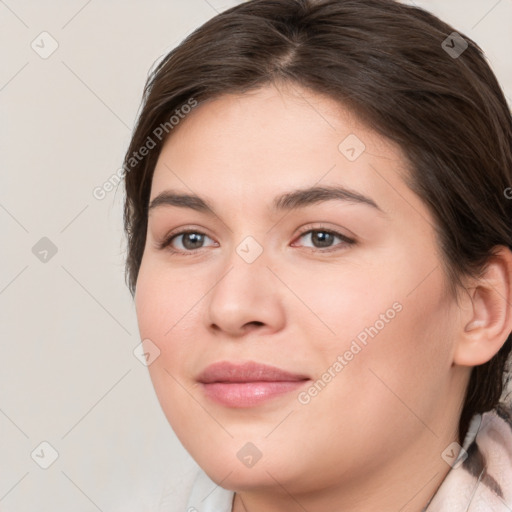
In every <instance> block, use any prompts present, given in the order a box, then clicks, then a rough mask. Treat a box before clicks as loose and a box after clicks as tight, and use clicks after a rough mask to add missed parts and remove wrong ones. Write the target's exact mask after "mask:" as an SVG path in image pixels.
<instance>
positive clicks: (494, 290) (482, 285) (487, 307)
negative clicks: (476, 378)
mask: <svg viewBox="0 0 512 512" xmlns="http://www.w3.org/2000/svg"><path fill="white" fill-rule="evenodd" d="M511 332H512V252H511V251H510V249H509V248H507V247H504V246H503V247H500V250H499V251H498V252H496V253H495V255H494V256H492V257H491V258H490V260H489V262H488V265H487V268H486V270H485V272H484V273H483V275H482V276H481V277H480V278H478V279H477V280H475V281H474V282H473V286H472V287H471V292H470V303H469V309H468V313H467V314H466V315H464V316H463V317H462V322H461V329H460V331H459V334H458V339H457V341H456V347H455V353H454V359H453V363H454V364H457V365H460V366H479V365H481V364H484V363H486V362H488V361H489V360H491V359H492V358H493V357H494V355H496V354H497V353H498V351H499V350H500V348H501V347H502V345H503V344H504V343H505V341H506V340H507V338H508V336H509V335H510V333H511Z"/></svg>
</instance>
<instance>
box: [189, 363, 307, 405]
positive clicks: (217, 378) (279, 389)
mask: <svg viewBox="0 0 512 512" xmlns="http://www.w3.org/2000/svg"><path fill="white" fill-rule="evenodd" d="M197 380H198V382H199V383H200V384H201V386H202V388H203V391H204V393H205V395H206V397H207V398H209V399H211V400H213V401H215V402H217V403H220V404H222V405H224V406H227V407H235V408H243V407H253V406H256V405H258V404H260V403H262V402H266V401H267V400H270V399H272V398H276V397H278V396H280V395H283V394H285V393H289V392H291V391H293V390H297V389H298V388H299V387H301V386H303V385H304V384H305V383H306V382H308V381H309V380H310V378H309V377H308V376H307V375H304V374H298V373H291V372H288V371H286V370H283V369H281V368H277V367H275V366H268V365H264V364H259V363H256V362H254V361H250V362H247V363H243V364H235V363H230V362H227V361H221V362H218V363H214V364H212V365H210V366H208V367H207V368H206V369H205V370H204V371H203V372H201V374H200V375H199V376H198V378H197Z"/></svg>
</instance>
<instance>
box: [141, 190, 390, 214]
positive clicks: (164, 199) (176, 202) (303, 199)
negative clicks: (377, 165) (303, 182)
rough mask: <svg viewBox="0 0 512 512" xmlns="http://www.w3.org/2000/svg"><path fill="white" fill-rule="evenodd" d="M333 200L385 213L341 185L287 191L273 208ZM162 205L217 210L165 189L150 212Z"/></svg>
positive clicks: (281, 208) (153, 203)
mask: <svg viewBox="0 0 512 512" xmlns="http://www.w3.org/2000/svg"><path fill="white" fill-rule="evenodd" d="M332 200H338V201H346V202H349V203H356V204H364V205H367V206H370V207H372V208H374V209H376V210H379V211H380V212H381V213H384V211H383V210H382V209H381V208H380V207H379V205H378V204H377V203H376V202H375V201H374V200H373V199H371V198H369V197H366V196H364V195H362V194H360V193H359V192H356V191H354V190H349V189H347V188H344V187H339V186H325V187H310V188H305V189H297V190H294V191H291V192H287V193H285V194H282V195H280V196H278V197H276V198H275V199H274V201H273V203H272V210H273V211H275V212H278V211H284V210H287V211H289V210H295V209H299V208H305V207H306V206H310V205H313V204H318V203H323V202H325V201H332ZM160 206H178V207H181V208H190V209H192V210H196V211H198V212H210V213H214V211H215V210H214V208H213V206H212V205H211V204H210V203H209V202H208V201H207V200H205V199H203V198H201V197H199V196H197V195H194V194H184V193H181V192H176V191H172V190H165V191H163V192H161V193H160V194H158V195H157V196H156V197H155V198H154V199H153V200H152V201H151V202H150V204H149V208H148V212H149V211H151V210H154V209H155V208H157V207H160Z"/></svg>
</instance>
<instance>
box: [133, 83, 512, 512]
mask: <svg viewBox="0 0 512 512" xmlns="http://www.w3.org/2000/svg"><path fill="white" fill-rule="evenodd" d="M349 134H355V135H356V136H357V137H358V138H359V139H360V140H361V141H363V142H364V144H365V146H366V149H365V150H364V152H363V153H362V154H361V155H360V156H359V157H358V158H357V159H356V160H355V161H349V159H347V158H346V156H345V155H344V154H343V153H342V152H340V150H339V149H338V146H339V144H340V142H342V141H343V140H344V139H345V138H346V137H347V136H348V135H349ZM407 169H408V162H407V160H406V159H405V157H404V155H403V153H402V152H401V150H400V148H398V147H397V146H396V145H394V144H392V143H391V142H390V141H388V140H387V139H385V138H384V137H382V136H381V135H378V134H377V133H375V132H374V131H372V130H371V129H370V128H368V127H366V126H365V125H364V124H363V123H361V122H360V121H359V120H358V119H357V117H356V116H355V115H353V114H352V113H351V112H349V111H348V110H347V109H345V108H344V107H343V106H341V105H339V104H338V103H336V102H334V101H333V100H331V99H328V98H326V97H323V96H320V95H318V94H316V93H313V92H312V91H309V90H305V89H301V88H299V87H298V86H297V85H293V86H291V85H284V84H281V85H280V86H279V87H278V88H276V86H265V87H263V88H261V89H258V90H257V91H254V92H251V93H246V94H244V95H243V96H240V95H224V96H222V97H220V98H218V99H215V100H212V101H207V102H205V103H203V104H201V105H199V106H198V107H196V108H195V109H194V110H193V112H192V113H191V114H189V115H188V116H187V118H186V119H185V120H183V121H181V123H180V124H179V125H178V126H177V127H176V128H175V129H174V130H173V132H172V136H171V137H169V138H168V140H167V141H166V143H165V145H164V147H163V149H162V151H161V154H160V156H159V160H158V163H157V165H156V168H155V173H154V177H153V181H152V188H151V197H150V200H153V199H154V198H155V197H156V196H158V195H159V194H160V193H161V192H163V191H164V190H169V189H172V190H175V191H179V192H183V193H190V194H192V193H194V194H197V195H199V196H201V197H202V198H205V199H207V200H208V201H209V202H210V203H211V204H212V206H213V209H214V211H215V214H213V213H211V212H198V211H194V210H192V209H190V208H183V207H178V206H169V205H164V206H160V207H157V208H154V209H152V210H151V211H150V215H149V221H148V231H147V240H146V246H145V251H144V255H143V258H142V263H141V267H140V272H139V276H138V281H137V288H136V295H135V304H136V310H137V317H138V322H139V329H140V333H141V338H142V339H150V340H151V341H152V342H153V343H154V344H155V345H156V346H157V347H158V349H159V350H160V355H159V357H158V358H157V359H156V360H155V361H154V362H153V363H152V364H151V365H150V366H149V371H150V375H151V379H152V382H153V385H154V387H155V390H156V393H157V396H158V399H159V401H160V404H161V406H162V408H163V411H164V413H165V415H166V417H167V419H168V421H169V423H170V424H171V426H172V428H173V429H174V431H175V433H176V435H177V436H178V438H179V439H180V441H181V442H182V444H183V445H184V447H185V448H186V449H187V450H188V452H189V453H190V454H191V456H192V457H193V458H194V459H195V460H196V461H197V463H198V464H199V465H200V466H201V467H202V468H203V469H204V470H205V471H206V473H207V474H208V475H209V476H210V478H211V479H212V480H214V481H215V482H216V483H217V484H220V485H221V486H222V487H224V488H227V489H231V490H235V491H236V497H235V500H234V508H233V510H234V511H235V512H240V511H244V510H247V511H249V512H256V511H263V510H264V511H266V512H277V511H283V510H286V511H291V512H294V511H303V510H307V511H308V512H317V511H318V512H319V511H322V512H326V511H337V510H350V511H351V512H358V511H367V510H380V511H394V512H396V511H397V510H400V511H401V512H408V511H411V512H412V511H417V512H418V511H420V510H421V509H422V508H423V507H424V506H425V505H426V504H427V502H428V500H429V499H430V497H431V496H432V495H433V494H434V493H435V491H436V489H437V488H438V486H439V485H440V484H441V482H442V480H443V478H444V477H445V475H446V473H447V472H448V471H449V469H450V466H449V465H448V464H447V463H446V462H445V461H444V460H443V458H442V457H441V454H442V452H443V451H444V450H445V449H446V447H447V446H448V445H450V443H452V442H454V441H459V442H460V441H461V440H459V439H458V438H457V426H458V421H459V411H460V406H461V404H462V401H463V394H464V391H465V388H466V385H467V382H468V377H469V371H470V366H471V365H474V364H481V363H480V362H478V361H482V362H485V361H486V360H488V359H490V358H491V357H492V355H494V353H496V352H497V350H498V349H499V347H500V346H501V344H502V343H503V342H504V341H505V339H506V331H507V329H509V331H508V332H510V329H512V324H511V320H510V308H508V309H507V307H503V306H504V304H506V302H503V301H501V302H500V300H499V299H496V297H495V296H493V297H492V300H487V296H485V295H483V294H482V295H479V293H480V291H479V290H482V288H478V287H477V286H476V285H475V286H473V287H472V288H468V290H471V291H470V293H468V294H467V297H466V296H464V297H466V298H464V297H463V298H462V299H461V300H459V303H458V304H457V302H456V300H455V298H454V297H453V296H451V295H450V293H449V292H448V283H447V280H446V276H445V274H444V272H443V271H442V264H441V254H440V252H439V249H438V244H437V241H436V238H435V235H434V228H433V226H434V220H433V218H432V216H431V214H430V213H429V211H428V209H427V207H426V206H425V205H424V204H423V202H422V201H421V200H420V198H418V197H417V196H416V195H415V194H414V193H413V192H412V191H411V190H410V189H409V188H408V187H407V186H406V185H405V183H404V181H403V175H404V173H406V172H407ZM313 185H316V186H330V185H339V186H344V187H347V188H350V189H351V190H354V191H357V192H358V193H360V194H364V195H365V196H367V197H370V198H372V199H373V200H374V201H375V202H376V203H377V204H378V206H379V207H380V208H381V210H382V211H379V210H377V209H376V208H372V207H370V206H368V205H365V204H360V203H356V202H348V201H340V200H329V201H326V202H320V203H316V204H312V205H308V206H306V207H304V208H300V209H297V210H291V211H279V212H273V211H272V209H271V202H272V200H273V198H274V197H275V196H277V195H280V194H283V193H285V192H290V191H292V190H295V189H297V188H306V187H311V186H313ZM185 228H186V229H190V230H193V231H194V232H199V233H204V234H205V235H206V236H205V238H204V243H203V245H202V246H201V244H199V245H198V246H197V247H199V248H196V249H190V248H189V247H191V245H190V244H189V245H188V246H185V245H184V244H185V243H186V241H184V238H185V237H184V236H177V237H176V238H174V241H173V244H172V247H173V248H174V249H175V250H176V251H178V252H177V253H172V252H170V250H169V248H165V249H160V248H158V243H159V242H161V241H162V240H164V239H165V238H166V235H168V234H170V233H172V232H176V231H178V230H180V229H185ZM313 229H316V230H317V231H316V232H313V233H311V230H313ZM323 229H324V230H325V229H330V230H334V231H337V232H339V233H341V234H343V235H345V236H348V237H350V238H353V239H355V240H356V243H355V244H352V245H350V244H347V243H344V242H343V240H342V239H338V238H334V239H333V240H332V243H331V245H330V246H329V247H323V246H322V245H319V244H318V239H317V238H315V237H312V234H313V235H314V234H315V233H316V234H318V232H319V231H320V232H322V233H323ZM247 236H252V237H253V238H254V239H255V240H256V241H257V242H258V243H259V244H260V246H261V247H262V249H263V252H262V253H261V255H260V256H259V257H258V258H257V259H256V260H255V261H254V262H252V263H247V262H246V261H245V260H244V259H242V258H241V257H240V256H239V254H238V253H237V251H236V249H237V247H238V246H239V244H240V243H241V242H242V241H243V240H244V239H245V238H246V237H247ZM192 247H193V246H192ZM186 251H188V254H185V253H186ZM506 258H508V259H506V263H502V262H501V263H500V262H498V263H497V264H496V266H492V267H491V269H490V271H489V273H488V274H487V276H486V277H487V279H488V282H489V283H490V284H491V285H493V286H494V287H495V289H496V290H498V291H499V292H500V293H501V294H502V295H503V297H504V299H503V300H504V301H506V298H507V297H509V288H508V284H509V281H510V280H511V279H510V268H511V264H510V255H509V254H507V255H506ZM503 261H505V260H503ZM489 293H491V292H489ZM397 302H398V303H399V304H400V305H401V306H402V309H401V311H400V312H397V313H396V315H395V317H394V318H393V319H391V320H389V321H388V322H387V323H385V327H384V328H382V329H381V330H380V331H379V332H378V334H377V335H376V336H375V337H373V338H369V340H368V343H367V345H366V346H363V348H362V349H361V350H360V351H359V352H358V353H357V354H356V355H355V356H354V357H353V359H352V360H351V361H349V362H348V364H347V365H346V366H344V368H343V369H342V371H339V372H338V373H336V374H335V375H336V376H335V377H334V378H332V379H331V382H329V383H328V384H327V385H326V386H325V387H324V388H323V389H322V390H321V392H319V393H318V394H317V395H316V396H314V397H311V400H310V401H309V403H307V404H303V403H300V401H299V400H298V391H294V392H291V393H287V394H284V395H281V396H279V397H277V398H273V399H272V400H269V401H267V402H264V403H263V404H260V405H258V406H255V407H252V408H245V409H241V408H229V407H226V406H223V405H220V404H218V403H215V402H213V401H211V400H210V399H208V398H207V397H206V396H205V394H204V393H203V390H202V386H201V385H200V384H199V383H198V382H197V381H196V378H197V376H198V374H199V373H200V372H201V371H202V370H203V369H204V368H206V367H207V366H208V365H210V364H211V363H214V362H217V361H223V360H228V361H234V362H245V361H251V360H252V361H257V362H261V363H266V364H270V365H274V366H277V367H280V368H283V369H285V370H287V371H291V372H298V373H302V374H306V375H307V376H309V377H310V378H311V380H312V382H314V381H316V380H317V379H319V378H321V376H322V375H323V374H324V373H325V372H326V371H327V370H328V368H332V366H333V363H334V362H335V361H336V360H337V357H338V356H339V355H343V354H344V353H345V352H346V351H347V350H349V348H350V346H351V343H352V341H353V340H354V339H355V338H356V336H357V335H358V334H359V333H361V331H363V330H364V329H365V328H367V327H370V326H373V325H374V324H375V323H376V321H377V320H379V318H381V316H380V315H381V314H385V313H386V311H387V310H389V309H390V308H392V305H393V304H394V303H397ZM491 303H492V304H491ZM493 307H494V308H496V309H492V308H493ZM500 307H501V311H502V312H503V311H504V313H503V314H498V313H497V311H498V309H499V308H500ZM490 329H494V331H493V334H492V337H491V336H490V334H489V332H490ZM484 339H485V340H486V342H487V344H486V345H485V347H484V348H482V347H483V346H484V344H483V340H484ZM331 373H332V370H331ZM312 382H310V383H307V384H305V385H304V387H303V388H301V389H300V390H299V391H307V390H308V389H309V388H310V386H311V384H312ZM247 442H251V443H253V444H254V445H255V446H256V447H257V448H258V450H259V451H260V452H261V454H262V456H261V459H260V460H259V461H258V462H257V463H256V464H255V465H254V466H252V467H246V466H245V465H244V464H243V463H242V462H241V461H240V460H239V458H238V457H237V453H238V452H239V450H240V449H241V448H242V447H243V446H244V445H245V444H246V443H247Z"/></svg>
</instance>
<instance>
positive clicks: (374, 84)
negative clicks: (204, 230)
mask: <svg viewBox="0 0 512 512" xmlns="http://www.w3.org/2000/svg"><path fill="white" fill-rule="evenodd" d="M453 32H454V29H453V28H452V27H451V26H450V25H448V24H446V23H444V22H443V21H441V20H440V19H438V18H437V17H435V16H434V15H432V14H430V13H428V12H426V11H424V10H422V9H420V8H417V7H412V6H409V5H405V4H400V3H398V2H395V1H394V0H318V1H315V0H250V1H248V2H245V3H242V4H240V5H237V6H236V7H233V8H231V9H228V10H226V11H224V12H222V13H220V14H218V15H217V16H215V17H214V18H212V19H210V20H209V21H207V22H206V23H204V24H203V25H202V26H201V27H199V28H198V29H197V30H195V31H194V32H193V33H192V34H190V35H189V36H188V37H186V38H185V39H184V40H183V41H182V43H181V44H180V45H179V46H177V47H176V48H175V49H173V50H172V51H171V52H170V53H169V54H168V55H166V56H165V57H164V58H163V59H162V60H161V61H160V63H159V64H158V65H156V66H155V68H154V70H153V71H152V72H150V74H149V76H148V79H147V82H146V85H145V88H144V95H143V101H142V106H141V109H140V113H139V116H138V120H137V123H136V126H135V128H134V132H133V134H132V139H131V142H130V145H129V148H128V150H127V152H126V155H125V159H124V165H123V167H124V169H125V171H126V172H125V187H126V199H125V205H124V229H125V233H126V235H127V241H128V247H127V259H126V275H125V277H126V278H127V284H128V286H129V289H130V292H131V294H132V296H133V295H135V289H136V282H137V276H138V272H139V268H140V264H141V260H142V255H143V252H144V246H145V242H146V233H147V220H148V202H149V197H150V191H151V182H152V177H153V172H154V168H155V165H156V162H157V159H158V156H159V153H160V150H161V148H162V146H163V144H164V142H165V140H166V138H167V137H168V136H170V135H172V128H173V126H171V125H170V123H169V118H170V116H172V115H173V113H178V112H181V110H180V109H181V108H182V106H183V105H186V104H187V103H189V104H190V102H191V99H194V100H195V101H197V102H203V101H206V100H209V99H215V98H217V97H220V96H222V95H225V94H229V93H234V94H243V93H246V92H248V91H251V90H256V89H258V88H260V87H263V86H265V85H269V84H274V85H275V84H278V83H288V84H296V85H299V86H302V87H305V88H308V89H309V90H311V91H313V92H315V93H318V94H322V95H325V96H327V97H329V98H331V99H334V100H335V101H337V102H339V103H340V104H342V105H344V106H345V107H347V108H349V109H351V111H353V112H354V113H355V114H356V115H357V116H358V118H359V119H361V120H362V121H363V122H365V123H367V124H368V126H370V127H371V128H372V129H374V130H375V131H376V132H377V133H379V134H380V135H382V136H384V137H387V138H388V139H389V140H391V141H394V142H395V143H397V144H398V146H399V147H400V148H401V149H402V151H403V153H404V155H405V157H406V159H407V160H408V164H409V167H410V176H406V177H404V180H405V182H406V184H407V185H408V186H409V188H410V189H411V190H412V191H413V192H415V193H416V194H417V195H418V196H419V197H420V198H421V199H422V200H423V201H424V203H425V204H426V205H427V207H428V208H429V211H430V212H431V213H432V215H433V218H434V220H435V226H434V229H435V232H436V237H437V240H438V243H439V247H440V248H441V254H442V266H443V271H444V272H445V275H446V277H447V282H448V285H449V287H450V290H451V292H452V294H453V295H454V296H455V298H456V299H457V293H458V292H459V291H460V290H464V287H463V278H464V277H468V276H469V277H481V276H482V275H483V272H484V271H485V270H486V264H487V263H488V262H489V260H490V258H491V257H492V256H493V255H494V254H495V251H496V249H497V248H498V246H500V245H501V246H506V247H508V248H512V200H510V199H507V197H506V196H507V194H506V190H507V189H508V187H510V186H511V184H512V117H511V113H510V110H509V107H508V105H507V102H506V100H505V97H504V94H503V92H502V90H501V88H500V85H499V84H498V81H497V79H496V77H495V76H494V74H493V72H492V70H491V68H490V67H489V65H488V64H487V62H486V59H485V56H484V54H483V52H482V50H481V49H480V48H479V46H477V44H476V43H474V42H473V41H472V40H471V39H469V38H468V37H466V36H465V35H464V34H460V33H459V34H458V35H456V34H453ZM450 37H451V39H450ZM454 37H455V38H456V39H454ZM447 38H448V39H447ZM461 38H462V39H461ZM464 41H465V43H467V48H466V49H465V50H464V47H465V44H464ZM449 48H455V49H458V50H459V51H458V53H455V54H454V53H453V52H452V53H451V54H450V53H449ZM461 52H462V53H461ZM183 112H186V110H185V109H183ZM180 117H183V116H182V115H181V114H180ZM176 119H177V118H176ZM162 127H164V129H165V132H166V133H165V136H162V134H163V130H162ZM148 141H151V143H152V146H151V148H152V149H151V150H149V151H148V150H146V151H145V153H146V154H145V156H144V157H140V155H139V154H138V152H139V150H140V149H141V148H142V147H144V146H145V145H147V147H150V146H149V144H148ZM141 153H142V152H141ZM135 155H137V158H136V159H135V158H134V156H135ZM511 349H512V335H509V336H508V338H507V340H506V342H505V343H504V345H503V346H502V348H501V349H500V350H499V352H498V353H497V354H496V355H495V356H494V357H493V358H492V359H491V360H490V361H488V362H487V363H485V364H482V365H479V366H476V367H474V368H473V369H472V371H471V376H470V379H469V383H468V387H467V391H466V396H465V399H464V404H463V405H462V406H461V415H460V421H459V438H460V439H463V438H464V436H465V433H466V432H467V429H468V426H469V421H470V419H471V418H472V416H473V415H474V414H476V413H483V412H485V411H488V410H491V409H492V408H493V407H495V406H496V404H497V403H498V401H499V399H500V396H501V394H502V390H503V373H504V368H505V363H506V360H507V357H508V355H509V353H510V352H511Z"/></svg>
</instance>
